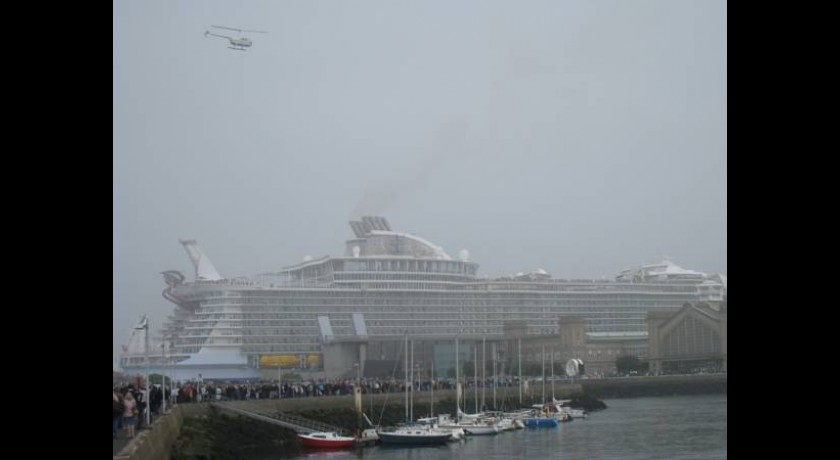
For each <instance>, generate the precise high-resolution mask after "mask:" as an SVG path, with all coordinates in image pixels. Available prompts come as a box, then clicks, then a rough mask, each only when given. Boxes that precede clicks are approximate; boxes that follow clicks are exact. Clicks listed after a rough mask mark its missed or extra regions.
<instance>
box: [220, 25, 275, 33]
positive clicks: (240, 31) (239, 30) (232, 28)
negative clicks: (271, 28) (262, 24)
mask: <svg viewBox="0 0 840 460" xmlns="http://www.w3.org/2000/svg"><path fill="white" fill-rule="evenodd" d="M210 27H215V28H217V29H227V30H235V31H237V32H239V33H245V32H256V33H260V34H267V33H268V32H266V31H264V30H249V29H237V28H235V27H227V26H212V25H211V26H210Z"/></svg>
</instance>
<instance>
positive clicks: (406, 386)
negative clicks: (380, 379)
mask: <svg viewBox="0 0 840 460" xmlns="http://www.w3.org/2000/svg"><path fill="white" fill-rule="evenodd" d="M403 359H404V360H405V381H404V384H405V422H406V423H408V422H409V418H408V334H406V335H405V357H404V358H403Z"/></svg>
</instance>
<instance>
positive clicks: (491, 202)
mask: <svg viewBox="0 0 840 460" xmlns="http://www.w3.org/2000/svg"><path fill="white" fill-rule="evenodd" d="M113 7H114V24H113V26H114V27H113V32H114V56H113V63H114V75H113V83H114V84H113V104H114V105H113V118H114V120H113V121H114V126H113V139H114V148H113V155H114V197H113V198H114V199H113V203H114V212H113V216H114V240H113V244H114V253H113V256H114V279H113V282H114V284H113V313H114V317H113V326H114V327H113V332H114V343H113V353H114V362H115V363H116V362H118V357H119V353H120V345H121V344H124V343H126V342H127V340H128V337H129V333H130V331H131V328H132V326H133V324H134V322H136V321H137V319H138V318H139V317H140V316H141V315H143V314H148V315H150V317H151V324H152V330H153V331H155V332H157V330H158V327H159V326H160V324H161V323H162V321H163V320H164V319H165V318H166V316H167V315H168V314H169V313H170V312H171V311H172V304H170V303H169V302H167V301H166V300H164V299H163V298H162V297H161V291H162V290H163V288H164V283H163V278H162V276H161V275H160V272H162V271H164V270H169V269H175V270H180V271H182V272H183V273H184V274H185V275H187V278H188V279H190V280H191V279H193V278H194V270H193V267H192V265H191V264H190V261H189V259H188V257H187V255H186V252H185V251H184V249H183V247H182V246H181V245H180V244H179V243H178V239H179V238H194V239H197V240H198V243H199V246H201V248H202V249H203V250H204V251H205V253H206V254H207V255H208V256H209V258H210V259H211V260H212V262H213V264H214V265H215V266H216V268H217V269H218V271H219V272H220V273H221V274H222V275H223V276H229V277H233V276H243V275H253V274H256V273H260V272H266V271H271V270H276V269H279V268H281V267H285V266H289V265H293V264H296V263H298V262H300V261H301V259H302V257H304V256H306V255H310V256H313V257H320V256H325V255H332V256H339V255H341V254H342V253H343V250H344V241H345V240H347V239H350V238H351V237H352V236H353V233H352V230H351V229H350V227H349V225H348V223H347V222H348V221H349V220H350V219H351V218H357V217H359V216H361V215H381V216H384V217H386V218H387V219H388V220H389V221H390V223H391V226H392V227H393V229H394V230H397V231H406V232H410V233H414V234H417V235H419V236H421V237H423V238H425V239H427V240H429V241H431V242H433V243H435V244H437V245H440V246H442V247H443V248H444V249H445V250H446V251H447V252H448V253H449V254H450V255H452V256H453V257H457V254H458V252H459V251H460V250H461V249H467V250H469V253H470V259H471V260H472V261H474V262H477V263H478V264H479V265H480V266H479V274H480V275H481V276H490V277H494V276H500V275H507V274H512V273H516V272H527V271H531V270H535V269H538V268H543V269H545V270H546V271H548V272H549V273H551V274H552V275H554V276H558V277H578V278H584V277H602V276H605V277H610V278H612V277H614V276H615V275H616V274H617V273H618V272H619V271H621V270H623V269H626V268H630V267H633V266H637V265H639V264H641V263H650V262H655V261H658V260H660V259H661V258H662V257H663V256H668V257H670V259H671V260H673V261H674V262H675V263H677V264H678V265H680V266H682V267H684V268H688V269H692V270H699V271H704V272H707V273H724V274H725V273H726V269H727V266H726V263H727V252H726V251H727V248H726V242H727V238H726V214H727V207H726V206H727V182H726V174H727V169H726V161H727V152H726V2H725V1H720V0H697V1H687V0H679V1H673V0H632V1H629V0H576V1H560V0H545V1H537V0H526V1H521V0H520V1H509V0H505V1H501V0H500V1H489V0H458V1H449V0H423V1H418V0H404V1H395V0H378V1H373V0H352V1H340V0H331V1H325V0H280V1H276V0H275V1H248V2H237V1H218V0H215V1H207V0H192V1H184V0H175V1H173V0H146V1H142V2H126V1H114V2H113ZM213 24H215V25H224V26H230V27H236V28H245V29H258V30H265V31H268V33H267V34H249V35H248V36H249V37H250V38H251V39H252V40H253V41H254V45H253V47H252V48H251V49H250V50H248V51H244V52H243V51H235V50H230V49H228V47H227V41H226V40H223V39H220V38H216V37H212V36H211V37H205V36H204V35H203V34H204V31H205V30H207V29H208V28H209V26H210V25H213ZM226 33H232V34H236V32H226Z"/></svg>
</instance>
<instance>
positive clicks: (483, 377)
mask: <svg viewBox="0 0 840 460" xmlns="http://www.w3.org/2000/svg"><path fill="white" fill-rule="evenodd" d="M486 345H487V338H486V337H482V338H481V407H482V409H483V408H484V406H485V404H486V403H485V401H484V396H485V394H486V393H487V375H486V374H485V372H484V371H485V368H486V364H487V349H486V348H485V347H486Z"/></svg>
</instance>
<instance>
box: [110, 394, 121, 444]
mask: <svg viewBox="0 0 840 460" xmlns="http://www.w3.org/2000/svg"><path fill="white" fill-rule="evenodd" d="M113 394H114V395H113V397H114V404H113V408H114V412H113V414H112V415H113V418H112V419H111V422H112V424H113V431H114V432H113V435H114V439H117V433H118V432H119V429H120V421H121V420H122V417H123V397H122V395H121V394H120V393H119V392H118V391H117V390H113Z"/></svg>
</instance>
